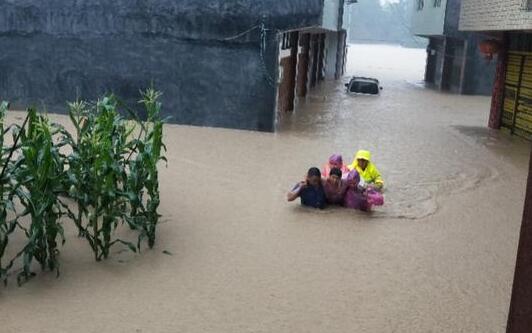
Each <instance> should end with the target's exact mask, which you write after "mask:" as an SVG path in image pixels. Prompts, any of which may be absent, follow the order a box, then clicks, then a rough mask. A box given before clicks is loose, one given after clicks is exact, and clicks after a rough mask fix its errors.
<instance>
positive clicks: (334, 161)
mask: <svg viewBox="0 0 532 333" xmlns="http://www.w3.org/2000/svg"><path fill="white" fill-rule="evenodd" d="M334 168H337V169H340V171H342V178H343V179H345V178H346V177H347V174H348V173H349V169H347V166H345V165H344V161H343V159H342V155H340V154H333V155H331V157H329V163H327V164H325V165H324V166H323V172H322V177H323V178H325V179H327V178H329V175H330V174H331V169H334Z"/></svg>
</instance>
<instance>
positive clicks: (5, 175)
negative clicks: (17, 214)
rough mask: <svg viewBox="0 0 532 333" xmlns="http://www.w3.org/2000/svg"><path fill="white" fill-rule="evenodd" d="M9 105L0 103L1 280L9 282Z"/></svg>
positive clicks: (12, 226)
mask: <svg viewBox="0 0 532 333" xmlns="http://www.w3.org/2000/svg"><path fill="white" fill-rule="evenodd" d="M8 107H9V105H8V103H7V102H2V103H0V157H1V158H0V165H1V168H2V169H1V170H2V171H1V172H0V195H1V196H2V197H1V198H0V280H2V281H3V282H4V284H5V283H6V282H7V275H8V269H9V268H10V265H5V264H4V261H3V258H4V255H5V251H6V248H7V245H8V244H9V236H10V235H11V234H12V233H13V232H14V231H15V228H16V221H15V220H13V221H8V213H9V212H10V211H11V212H13V211H14V206H13V191H12V182H11V177H10V173H9V171H8V168H9V161H10V155H11V150H12V149H14V148H13V147H11V149H6V148H4V138H5V136H6V135H7V134H8V132H9V128H6V127H5V126H4V118H5V115H6V112H7V109H8Z"/></svg>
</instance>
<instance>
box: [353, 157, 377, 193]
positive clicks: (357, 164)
mask: <svg viewBox="0 0 532 333" xmlns="http://www.w3.org/2000/svg"><path fill="white" fill-rule="evenodd" d="M348 169H349V170H356V171H358V174H359V175H360V179H361V180H364V183H365V184H366V185H369V186H371V187H373V188H375V189H376V190H379V191H380V190H382V188H383V186H384V181H383V180H382V177H381V173H380V172H379V170H378V169H377V167H376V166H375V164H373V163H372V162H371V153H370V152H369V151H367V150H359V151H358V152H357V153H356V155H355V159H354V160H353V163H351V164H350V165H349V166H348Z"/></svg>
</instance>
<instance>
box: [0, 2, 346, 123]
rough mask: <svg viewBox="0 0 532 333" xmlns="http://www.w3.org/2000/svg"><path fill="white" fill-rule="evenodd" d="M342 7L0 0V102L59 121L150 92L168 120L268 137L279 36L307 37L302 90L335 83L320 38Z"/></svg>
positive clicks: (332, 29) (330, 54) (328, 42)
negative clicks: (99, 103)
mask: <svg viewBox="0 0 532 333" xmlns="http://www.w3.org/2000/svg"><path fill="white" fill-rule="evenodd" d="M341 7H343V0H334V1H333V0H326V1H324V0H290V1H277V0H262V1H255V0H238V1H236V0H235V1H224V0H203V1H199V0H180V1H175V0H158V1H152V0H148V1H131V0H116V1H106V0H92V1H68V0H24V1H2V0H0V48H1V49H2V52H0V73H1V75H0V99H4V100H9V101H11V102H12V103H13V105H14V106H15V107H26V106H28V105H30V104H35V105H39V106H41V105H44V106H45V107H46V108H47V109H48V110H49V111H51V112H64V111H65V107H66V102H67V101H72V100H75V99H77V98H83V99H95V98H97V97H98V96H99V95H101V94H104V93H108V92H113V93H115V94H116V95H118V96H119V97H120V98H122V99H123V100H124V101H125V102H126V103H128V104H129V105H136V101H137V100H138V98H139V94H138V92H139V89H143V88H146V87H148V86H150V85H152V84H153V85H154V86H155V87H156V88H157V89H159V90H161V91H162V92H163V93H164V95H163V103H164V105H165V107H164V110H165V116H169V117H170V119H171V121H173V122H176V123H181V124H191V125H200V126H216V127H229V128H240V129H250V130H260V131H273V130H274V128H275V121H276V109H277V104H278V103H277V98H278V85H279V81H283V80H279V54H280V48H279V44H280V40H282V38H281V37H282V36H283V34H284V33H285V32H294V31H302V29H307V30H308V31H309V34H308V36H309V37H308V38H310V48H311V50H310V52H314V53H316V50H318V52H317V53H318V59H316V58H315V57H313V56H309V66H310V65H312V66H310V68H312V70H314V69H316V71H310V70H309V75H310V80H307V81H306V84H308V86H312V85H313V84H315V82H316V81H317V80H318V79H319V78H321V77H323V76H324V75H325V76H332V75H336V73H335V74H333V73H332V72H331V70H332V68H333V67H334V66H335V65H336V64H334V65H333V64H332V63H331V59H333V58H334V56H335V54H336V49H337V45H336V44H335V43H334V41H333V37H330V38H329V39H327V37H326V36H325V37H324V36H323V35H319V34H323V33H325V32H327V33H330V34H332V35H331V36H333V35H334V34H335V33H336V34H337V33H338V27H337V20H338V17H337V16H338V15H339V14H338V13H339V12H341V10H342V9H341ZM311 31H312V33H310V32H311ZM318 33H319V34H318ZM291 36H293V34H291ZM306 39H307V37H305V36H303V37H302V38H301V39H300V42H299V43H298V44H302V45H306V44H305V43H306V42H305V40H306ZM291 41H292V40H291ZM331 47H332V48H333V49H335V50H332V51H329V49H330V48H331ZM317 48H319V49H317ZM301 49H305V46H301ZM322 49H323V50H324V51H321V50H322ZM325 50H327V52H325ZM301 52H304V51H301ZM298 53H300V52H299V50H298ZM303 65H304V64H301V66H302V67H305V66H303ZM292 67H293V64H292ZM298 68H299V65H298ZM284 74H285V73H284V72H283V73H281V76H282V75H284Z"/></svg>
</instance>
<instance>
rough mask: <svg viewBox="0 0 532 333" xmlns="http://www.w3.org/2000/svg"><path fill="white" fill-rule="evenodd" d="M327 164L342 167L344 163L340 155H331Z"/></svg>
mask: <svg viewBox="0 0 532 333" xmlns="http://www.w3.org/2000/svg"><path fill="white" fill-rule="evenodd" d="M329 163H335V164H340V165H343V164H344V161H343V159H342V155H340V154H332V155H331V157H329Z"/></svg>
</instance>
